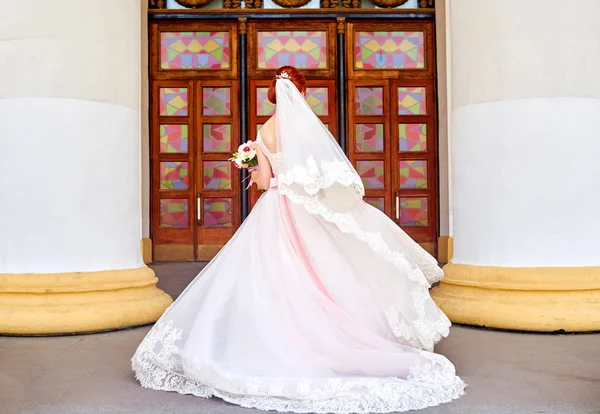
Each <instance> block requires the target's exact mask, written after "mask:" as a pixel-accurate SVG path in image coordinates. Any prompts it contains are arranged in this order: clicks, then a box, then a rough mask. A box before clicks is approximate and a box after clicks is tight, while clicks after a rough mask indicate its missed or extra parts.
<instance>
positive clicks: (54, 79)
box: [0, 0, 169, 333]
mask: <svg viewBox="0 0 600 414" xmlns="http://www.w3.org/2000/svg"><path fill="white" fill-rule="evenodd" d="M0 10H2V15H3V16H2V19H1V20H0V62H2V63H1V67H2V77H0V91H2V99H1V100H0V125H2V131H1V132H0V133H1V137H2V150H0V193H1V194H3V200H2V203H1V205H0V229H2V230H1V231H0V252H1V253H0V294H4V295H10V294H11V293H15V292H30V291H37V290H39V289H43V288H48V289H50V291H52V289H54V291H55V292H58V291H60V292H74V291H78V292H82V291H83V292H88V293H90V295H91V294H93V295H97V292H94V291H95V290H103V291H105V292H106V298H104V299H105V300H106V301H113V302H115V301H116V302H118V300H119V299H117V296H118V295H121V296H123V292H126V293H128V295H127V299H123V300H124V301H125V302H127V303H121V304H120V307H121V311H120V312H116V311H114V310H112V311H107V312H106V313H105V314H103V315H100V316H98V317H97V318H93V320H92V321H91V322H90V323H89V324H87V325H88V326H86V323H85V322H83V321H81V320H80V319H82V316H81V315H82V314H84V313H86V312H87V311H88V310H90V309H91V308H93V310H94V312H99V310H98V307H99V305H98V303H100V302H102V300H103V299H102V298H101V299H98V298H97V297H95V299H94V300H93V301H92V302H94V305H93V306H91V308H90V309H87V308H86V309H85V310H84V309H76V308H75V307H73V306H74V305H73V306H71V305H69V306H67V305H65V306H66V308H65V309H63V310H66V309H67V308H68V311H67V312H66V316H65V318H70V319H69V320H68V321H64V323H62V322H61V321H60V320H59V321H57V322H56V324H53V323H52V322H50V321H43V322H41V323H40V324H38V325H39V326H38V327H37V328H35V327H34V328H31V329H34V330H35V329H38V330H41V331H44V330H46V331H48V333H54V331H55V332H61V331H78V330H95V329H109V328H115V327H119V326H122V325H128V324H129V325H131V324H137V323H147V322H150V321H151V320H152V319H156V317H158V315H160V312H162V310H164V308H165V306H166V305H167V304H168V302H169V299H168V297H167V296H166V295H165V294H164V293H162V292H161V291H159V290H158V289H156V288H155V286H154V285H155V284H156V278H155V277H154V274H153V273H152V271H151V270H149V269H148V268H146V267H145V266H144V264H143V261H142V257H141V252H140V239H141V236H142V233H141V214H140V212H141V201H140V194H141V178H140V162H141V159H140V147H141V143H140V83H141V79H140V73H141V68H140V62H141V58H140V33H141V28H140V23H141V20H140V19H141V11H140V2H139V1H138V0H109V1H102V2H95V1H81V0H59V1H52V2H48V1H44V0H37V1H27V2H16V1H12V0H0ZM61 275H62V276H61ZM77 275H79V277H77ZM61 279H62V280H63V281H64V283H63V282H61V281H60V280H61ZM23 281H27V282H23ZM24 284H25V285H27V287H25V286H24ZM46 284H47V286H46ZM141 287H143V288H144V290H143V292H137V290H139V289H140V288H141ZM113 288H115V289H116V288H118V289H119V292H118V295H117V296H114V297H113V299H111V298H110V296H111V295H113V293H115V292H111V289H113ZM127 289H129V290H127ZM136 289H137V290H136ZM136 292H137V293H136ZM82 294H83V293H82ZM55 296H56V295H55ZM90 297H91V296H90ZM6 299H7V302H6V303H13V302H14V301H16V300H17V299H16V296H6ZM55 300H58V299H56V297H53V298H50V299H48V301H50V302H52V301H55ZM82 301H83V302H85V301H86V299H82ZM133 302H137V303H138V305H140V306H141V307H140V306H138V308H137V309H138V311H139V310H142V309H143V310H144V311H146V312H148V313H147V314H146V315H144V316H143V317H140V315H137V316H136V315H127V313H128V312H133V311H134V308H136V306H133ZM36 303H37V302H36ZM57 303H58V302H56V303H55V304H57ZM112 305H113V306H114V305H115V304H114V303H113V304H112ZM57 306H58V305H57ZM81 306H83V305H81ZM81 306H80V307H81ZM25 308H26V307H23V306H21V308H14V309H8V310H6V309H4V308H3V307H1V306H0V314H1V313H2V311H5V312H12V313H11V315H13V316H14V315H15V313H14V312H17V310H15V309H25ZM43 311H44V309H40V308H39V306H38V305H37V304H36V305H35V306H31V309H30V312H29V314H27V315H23V316H22V318H23V319H22V320H21V321H20V322H19V321H16V322H15V321H13V322H10V323H9V322H5V323H0V331H2V330H5V331H9V332H16V333H37V332H33V331H32V332H29V331H27V329H30V328H25V327H23V328H22V329H21V328H20V327H19V326H17V325H18V324H19V323H25V322H27V321H28V318H29V317H33V316H32V315H38V314H43ZM45 311H48V310H47V309H46V310H45ZM25 312H28V311H25ZM59 315H60V314H56V315H54V318H55V319H56V318H58V319H60V316H59ZM0 319H1V318H0ZM13 319H14V318H13ZM33 319H35V317H33ZM33 324H34V325H35V324H36V322H35V320H34V321H33ZM44 324H45V327H44ZM115 324H116V325H115ZM51 325H52V326H51ZM54 325H58V326H54ZM96 325H97V326H96ZM53 330H54V331H53ZM44 332H45V331H44ZM42 333H43V332H42Z"/></svg>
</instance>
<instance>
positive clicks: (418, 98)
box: [398, 86, 427, 115]
mask: <svg viewBox="0 0 600 414" xmlns="http://www.w3.org/2000/svg"><path fill="white" fill-rule="evenodd" d="M426 114H427V102H426V94H425V87H424V86H401V87H399V88H398V115H426Z"/></svg>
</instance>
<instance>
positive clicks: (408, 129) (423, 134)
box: [398, 124, 427, 152]
mask: <svg viewBox="0 0 600 414" xmlns="http://www.w3.org/2000/svg"><path fill="white" fill-rule="evenodd" d="M398 140H399V142H398V148H400V151H402V152H404V151H407V152H408V151H410V152H419V151H427V124H399V125H398Z"/></svg>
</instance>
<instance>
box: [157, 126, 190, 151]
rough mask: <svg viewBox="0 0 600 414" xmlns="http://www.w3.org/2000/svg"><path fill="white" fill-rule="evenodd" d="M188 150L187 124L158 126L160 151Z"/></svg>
mask: <svg viewBox="0 0 600 414" xmlns="http://www.w3.org/2000/svg"><path fill="white" fill-rule="evenodd" d="M187 151H188V126H187V125H161V126H160V152H162V153H173V152H187Z"/></svg>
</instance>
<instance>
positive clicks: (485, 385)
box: [0, 263, 600, 414]
mask: <svg viewBox="0 0 600 414" xmlns="http://www.w3.org/2000/svg"><path fill="white" fill-rule="evenodd" d="M201 266H202V265H201V264H199V263H180V264H156V265H153V266H152V267H153V268H154V269H155V270H156V273H157V274H158V276H159V277H160V280H161V281H160V283H159V284H160V285H161V287H162V288H163V289H164V290H165V291H167V292H168V293H169V294H171V295H173V296H177V295H178V294H179V293H180V292H181V290H182V289H183V288H184V287H185V286H186V284H187V283H188V282H189V281H190V280H191V279H192V278H193V277H194V276H195V275H196V274H197V273H198V271H199V269H200V268H201ZM148 329H149V328H148V327H142V328H136V329H131V330H126V331H118V332H110V333H103V334H95V335H82V336H66V337H53V338H13V337H0V364H1V365H0V367H1V368H0V414H17V413H18V414H26V413H27V414H33V413H36V414H117V413H118V414H123V413H139V414H159V413H160V414H163V413H177V414H184V413H185V414H188V413H215V414H216V413H219V414H234V413H250V414H252V413H253V411H252V410H246V409H242V408H239V407H236V406H232V405H229V404H226V403H224V402H222V401H219V400H216V399H211V400H205V399H201V398H196V397H192V396H187V395H179V394H175V393H166V392H160V391H152V390H145V389H142V388H140V387H139V386H138V384H137V383H136V381H135V379H134V377H133V374H132V373H131V370H130V368H129V358H130V357H131V355H132V354H133V352H134V351H135V349H136V347H137V345H138V343H139V342H140V341H141V340H142V338H143V337H144V335H145V334H146V332H147V331H148ZM437 352H439V353H442V354H444V355H446V356H448V357H449V358H450V360H452V361H453V362H454V364H455V365H456V367H457V370H458V372H459V375H461V376H462V377H463V378H464V380H465V381H466V382H467V383H469V388H468V389H467V395H466V396H464V397H463V398H461V399H459V400H457V401H455V402H453V403H451V404H448V405H445V406H440V407H434V408H431V409H427V410H422V411H419V414H442V413H461V414H517V413H526V414H533V413H564V414H579V413H586V414H591V413H600V334H595V335H534V334H519V333H508V332H494V331H486V330H478V329H471V328H467V327H461V326H457V327H454V328H453V330H452V334H451V335H450V337H449V338H448V339H446V340H444V341H442V343H441V344H440V345H439V346H438V347H437Z"/></svg>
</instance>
